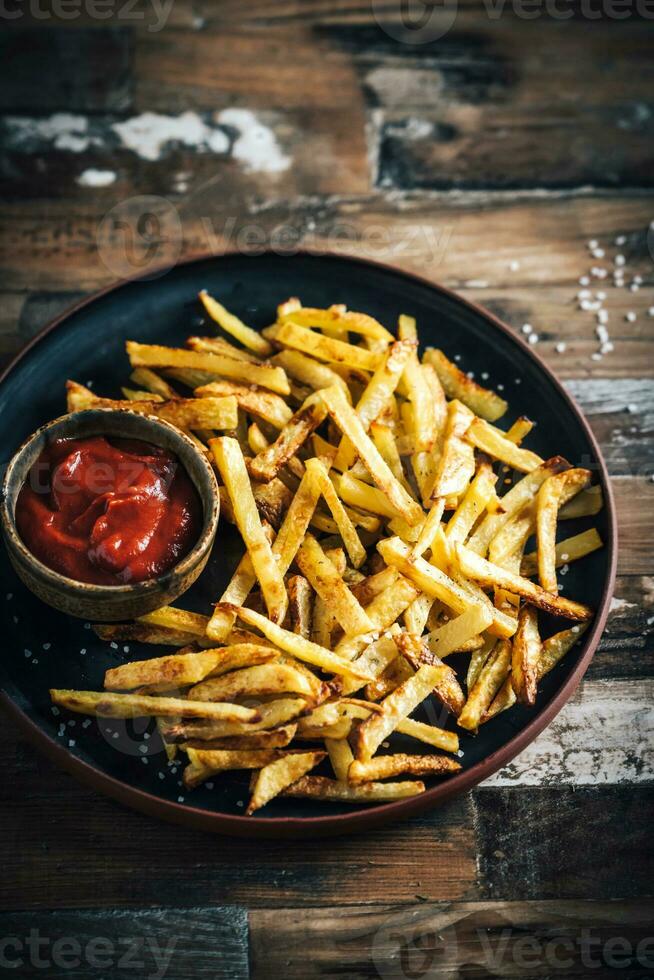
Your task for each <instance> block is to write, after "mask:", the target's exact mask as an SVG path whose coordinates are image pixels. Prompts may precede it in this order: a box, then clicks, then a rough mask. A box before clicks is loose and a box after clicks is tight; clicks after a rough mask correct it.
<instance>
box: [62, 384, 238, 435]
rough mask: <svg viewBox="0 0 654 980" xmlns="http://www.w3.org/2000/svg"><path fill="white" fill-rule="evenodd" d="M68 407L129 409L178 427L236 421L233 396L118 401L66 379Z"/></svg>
mask: <svg viewBox="0 0 654 980" xmlns="http://www.w3.org/2000/svg"><path fill="white" fill-rule="evenodd" d="M66 391H67V400H68V410H69V411H71V412H77V411H80V410H81V409H84V408H113V409H123V408H124V409H129V410H130V411H131V412H138V413H139V414H140V415H156V416H158V417H159V418H161V419H164V420H165V421H166V422H171V423H172V424H173V425H177V426H179V427H180V428H182V429H186V428H189V429H199V428H205V427H206V428H211V429H233V428H234V427H235V426H236V422H237V410H238V406H237V403H236V399H235V398H233V397H231V396H227V397H207V398H179V397H178V398H174V399H172V400H171V401H158V400H150V401H148V400H145V401H135V400H130V399H126V400H124V401H123V400H121V399H117V398H99V397H98V396H97V395H96V394H94V393H93V392H92V391H90V390H89V389H88V388H85V387H84V386H83V385H80V384H78V383H77V382H76V381H67V382H66Z"/></svg>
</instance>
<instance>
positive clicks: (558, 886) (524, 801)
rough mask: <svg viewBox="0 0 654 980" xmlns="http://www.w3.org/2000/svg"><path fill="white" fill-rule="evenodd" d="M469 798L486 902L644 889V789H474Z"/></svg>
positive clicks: (649, 796) (621, 894) (649, 810)
mask: <svg viewBox="0 0 654 980" xmlns="http://www.w3.org/2000/svg"><path fill="white" fill-rule="evenodd" d="M473 796H474V801H475V808H476V826H477V833H478V838H477V840H478V862H479V873H480V876H481V880H482V882H483V886H482V887H483V889H484V890H485V897H487V898H488V899H493V900H495V901H497V900H500V899H505V898H508V897H509V896H510V897H511V899H513V900H517V899H535V898H551V899H555V898H560V899H565V898H578V897H579V896H588V895H592V896H593V897H594V898H597V899H599V898H602V899H618V898H621V899H622V898H630V897H636V896H639V895H641V896H645V895H648V894H649V892H650V890H651V876H652V870H653V869H652V861H653V858H654V855H653V854H652V848H651V845H650V840H649V837H650V831H649V825H650V821H651V819H652V815H653V812H654V788H653V787H652V786H642V787H620V786H602V787H595V786H593V787H591V786H584V787H580V788H576V787H574V786H560V787H551V788H549V787H547V788H546V787H540V788H525V789H515V790H511V791H509V792H507V790H505V789H503V788H497V789H483V788H480V789H478V790H476V791H474V793H473ZM605 842H606V843H605Z"/></svg>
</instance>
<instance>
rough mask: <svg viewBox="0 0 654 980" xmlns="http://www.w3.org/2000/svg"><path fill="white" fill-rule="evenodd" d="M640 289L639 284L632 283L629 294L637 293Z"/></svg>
mask: <svg viewBox="0 0 654 980" xmlns="http://www.w3.org/2000/svg"><path fill="white" fill-rule="evenodd" d="M639 289H640V286H639V285H638V283H637V282H632V284H631V286H630V287H629V292H630V293H637V292H638V290H639Z"/></svg>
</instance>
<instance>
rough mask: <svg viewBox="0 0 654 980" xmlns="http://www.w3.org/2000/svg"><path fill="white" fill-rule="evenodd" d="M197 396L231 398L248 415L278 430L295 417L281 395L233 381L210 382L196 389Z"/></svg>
mask: <svg viewBox="0 0 654 980" xmlns="http://www.w3.org/2000/svg"><path fill="white" fill-rule="evenodd" d="M195 395H196V397H197V398H207V397H229V396H231V397H232V398H235V399H236V402H237V404H238V406H239V408H242V409H243V411H244V412H247V413H248V415H254V416H255V417H256V418H258V419H263V421H264V422H268V423H269V424H270V425H272V426H274V427H275V428H276V429H283V428H284V426H285V425H287V424H288V422H289V421H290V420H291V418H292V416H293V412H292V411H291V409H290V408H289V407H288V405H287V404H286V402H285V401H284V399H283V398H280V397H279V395H275V394H273V392H271V391H265V390H264V389H259V388H255V389H254V390H252V388H251V387H250V386H249V385H241V384H235V383H234V382H233V381H210V382H209V383H208V384H203V385H200V386H199V387H197V388H195Z"/></svg>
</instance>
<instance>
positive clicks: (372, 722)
mask: <svg viewBox="0 0 654 980" xmlns="http://www.w3.org/2000/svg"><path fill="white" fill-rule="evenodd" d="M439 677H440V671H439V668H438V667H431V666H423V667H420V669H419V670H418V671H416V673H415V674H414V675H413V676H412V677H410V678H409V679H408V680H407V681H405V682H404V683H403V684H400V686H399V687H398V688H396V689H395V690H394V691H393V692H392V694H389V695H388V697H387V698H385V700H384V701H383V702H382V712H381V714H377V715H371V716H370V717H369V718H368V719H367V720H366V721H364V722H363V723H362V724H361V725H360V726H359V728H358V729H357V730H356V732H355V734H354V743H355V744H354V750H355V755H356V758H357V759H359V761H361V762H368V760H369V759H371V758H372V756H373V755H374V754H375V752H376V751H377V749H378V748H379V746H380V745H381V743H382V742H383V741H384V739H385V738H388V736H389V735H390V734H391V732H392V731H394V730H395V729H396V728H397V726H398V724H399V722H400V721H402V720H403V719H404V718H406V717H407V716H408V715H410V714H411V712H412V711H413V709H414V708H416V707H417V706H418V705H419V704H420V703H421V701H424V700H425V698H426V697H427V696H428V695H429V694H431V692H432V691H433V689H434V688H435V687H436V685H437V683H438V681H439Z"/></svg>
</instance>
